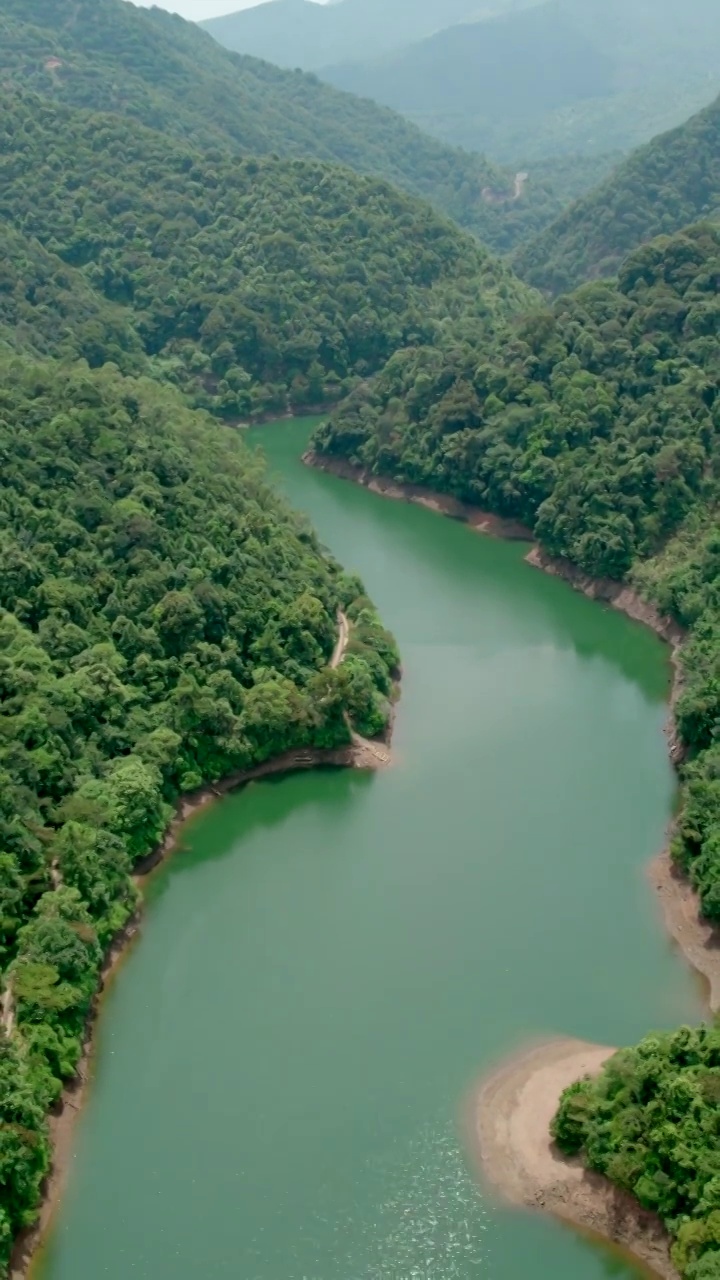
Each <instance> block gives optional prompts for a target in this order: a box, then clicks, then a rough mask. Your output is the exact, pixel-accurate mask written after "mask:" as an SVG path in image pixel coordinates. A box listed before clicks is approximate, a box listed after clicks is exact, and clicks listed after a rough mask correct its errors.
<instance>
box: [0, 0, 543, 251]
mask: <svg viewBox="0 0 720 1280" xmlns="http://www.w3.org/2000/svg"><path fill="white" fill-rule="evenodd" d="M312 7H313V8H317V6H312ZM0 72H1V73H2V79H3V82H4V84H5V85H6V86H7V85H8V84H14V85H17V86H18V88H22V89H34V90H35V91H36V92H38V93H40V94H42V95H43V96H45V97H47V98H49V99H50V100H51V101H53V102H61V103H65V104H67V105H71V106H80V107H86V108H88V109H92V110H96V111H112V112H115V113H119V114H123V115H126V116H128V117H129V118H131V119H134V120H138V121H140V122H141V123H143V124H146V125H148V126H149V127H151V128H154V129H158V130H161V131H162V132H164V133H168V134H172V135H173V136H175V137H179V138H181V139H184V140H185V141H188V142H192V144H193V145H194V146H197V147H202V148H204V149H207V148H215V149H217V148H221V149H223V150H227V149H228V148H231V149H232V150H233V151H236V152H239V153H240V154H242V155H249V154H253V155H271V154H276V155H280V156H295V157H298V158H299V157H312V158H315V159H320V160H325V161H328V162H335V163H340V164H344V165H348V166H349V167H351V168H353V169H355V170H357V171H358V172H360V173H372V174H375V175H377V176H380V177H384V178H386V179H387V180H388V181H391V182H394V183H395V184H396V185H398V186H400V187H403V188H404V189H405V190H408V191H411V192H412V193H413V194H416V195H422V196H424V197H425V198H426V199H428V200H430V201H431V202H432V203H433V204H434V205H435V207H436V208H438V209H441V210H442V211H443V212H446V213H448V214H449V215H450V216H451V217H453V218H454V219H455V220H456V221H458V222H459V223H460V224H461V225H463V226H465V227H467V228H468V229H469V230H471V231H473V232H474V233H475V234H476V235H478V236H479V237H480V238H481V239H482V240H484V241H485V242H486V243H487V244H489V245H490V246H491V247H493V248H495V249H496V250H498V251H502V252H504V251H507V250H508V249H510V248H511V247H512V246H513V245H514V244H517V243H518V242H519V240H520V239H521V238H523V237H524V236H526V235H527V234H529V233H533V232H535V231H538V230H540V229H541V227H542V226H544V225H546V224H547V222H549V221H551V220H552V218H553V217H555V216H556V215H557V214H558V213H559V212H560V210H561V208H562V207H563V204H562V202H561V201H560V200H559V199H558V198H556V197H555V196H554V195H553V194H552V193H551V192H550V191H549V190H548V189H547V188H546V186H545V185H544V184H543V182H542V177H541V175H538V177H537V178H535V175H534V174H533V180H532V182H531V183H529V184H528V185H527V187H526V189H525V190H524V191H523V194H522V196H521V197H520V198H519V199H515V198H514V195H515V191H514V173H508V172H505V171H503V170H500V169H498V168H497V167H495V166H493V165H490V164H489V163H487V161H485V159H484V158H483V157H481V156H477V155H468V154H464V153H462V152H460V151H456V150H454V149H452V148H450V147H448V146H446V145H444V144H443V143H441V142H439V141H437V140H436V139H433V138H429V137H426V136H425V135H423V134H422V133H421V132H420V131H419V130H418V129H417V128H415V127H414V126H413V125H411V124H409V123H408V122H407V121H406V120H403V119H402V118H401V117H400V116H398V115H395V114H393V113H392V112H391V111H388V110H387V109H385V108H382V107H379V106H377V105H375V104H374V103H371V102H363V101H361V100H360V99H358V98H354V97H352V96H351V95H349V94H345V93H341V92H339V91H338V90H335V89H333V88H331V87H330V86H328V85H324V84H321V83H320V82H319V81H318V80H316V79H315V78H314V77H313V76H307V75H302V74H300V73H295V72H288V71H281V70H280V69H279V68H277V67H271V66H269V65H268V64H267V63H262V62H258V61H256V60H255V59H253V58H241V57H239V56H237V55H235V54H232V53H229V52H228V51H227V50H225V49H222V48H221V47H220V46H219V45H218V44H216V43H215V41H214V40H212V39H211V38H210V37H209V36H208V35H206V34H205V33H203V32H201V31H199V30H198V28H197V27H196V26H194V25H193V24H192V23H188V22H184V21H183V20H182V19H181V18H177V17H173V16H171V15H170V14H168V13H165V12H164V11H162V10H161V9H150V10H147V9H140V8H135V7H134V6H133V5H131V4H127V3H124V2H123V0H2V2H1V3H0Z"/></svg>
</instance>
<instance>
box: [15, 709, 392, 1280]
mask: <svg viewBox="0 0 720 1280" xmlns="http://www.w3.org/2000/svg"><path fill="white" fill-rule="evenodd" d="M392 729H393V720H392V719H391V721H390V724H389V726H388V730H387V740H383V743H381V742H380V740H378V741H377V742H370V741H367V740H366V739H364V738H360V737H358V736H357V735H353V740H352V741H351V742H349V743H348V744H347V746H343V747H334V748H321V747H306V748H295V749H292V750H290V751H284V752H283V753H282V754H281V755H279V756H272V757H271V758H270V759H269V760H264V761H263V762H262V763H261V764H258V765H255V766H254V767H253V768H250V769H243V770H238V771H237V772H236V773H233V774H229V775H228V777H226V778H222V779H221V780H220V781H219V782H217V783H210V784H207V785H206V786H203V787H200V788H199V789H198V790H197V791H193V792H188V793H187V794H186V795H184V796H181V797H180V799H179V800H178V803H177V807H176V811H175V816H174V817H173V818H172V819H171V821H170V825H169V826H168V829H167V831H166V833H165V836H164V837H163V839H162V840H161V842H160V843H159V844H158V845H157V847H156V848H155V849H154V850H153V851H152V853H150V854H148V856H147V857H146V858H143V859H141V861H140V862H138V863H137V864H136V866H135V867H134V869H133V873H132V879H133V881H134V882H135V884H136V885H137V886H138V887H140V888H142V885H143V883H144V882H145V881H146V880H147V879H148V877H149V876H150V875H151V874H152V873H153V872H154V871H155V870H157V869H158V868H159V867H160V866H161V865H162V864H163V863H164V862H165V861H166V860H167V859H168V858H169V857H170V856H171V855H172V854H173V853H175V852H176V850H177V849H179V848H180V846H181V843H182V836H183V832H184V829H185V827H186V826H187V824H188V823H189V822H190V820H191V819H192V818H194V817H195V816H196V815H197V814H198V813H200V812H202V810H204V809H206V808H208V806H209V805H211V804H214V803H215V801H216V800H219V799H222V798H223V797H224V796H226V795H229V794H230V792H232V791H236V790H238V789H239V788H241V787H243V786H245V785H246V784H247V783H250V782H255V781H258V780H259V779H262V778H269V777H273V776H280V775H285V774H291V773H298V772H301V771H304V770H307V769H317V768H334V769H362V770H374V771H377V770H379V769H382V768H385V767H386V766H388V765H389V764H390V763H391V761H392V754H391V751H390V746H389V741H390V738H391V736H392ZM143 908H144V903H143V902H142V901H140V903H139V904H138V907H137V909H136V910H135V911H134V912H133V915H132V916H131V917H130V919H129V920H128V921H127V923H126V924H125V925H124V926H123V928H122V929H121V930H120V932H119V933H118V934H117V936H116V937H115V938H114V939H113V941H112V943H111V944H110V947H109V949H108V952H107V955H106V958H105V961H104V964H103V968H102V970H101V974H100V985H99V987H98V990H97V993H96V995H95V998H94V1000H93V1004H92V1008H91V1010H90V1013H89V1015H88V1020H87V1024H86V1029H85V1038H84V1040H83V1047H82V1052H81V1055H80V1060H79V1062H78V1065H77V1070H76V1072H75V1075H74V1076H73V1078H72V1079H71V1080H70V1081H68V1083H67V1084H66V1085H65V1087H64V1089H63V1091H62V1093H61V1095H60V1098H59V1100H58V1102H57V1103H56V1104H55V1106H54V1107H53V1109H52V1111H50V1112H49V1114H48V1117H47V1119H48V1127H49V1131H50V1145H51V1148H52V1162H51V1165H50V1169H49V1171H48V1174H47V1177H46V1178H45V1182H44V1184H43V1189H42V1194H41V1200H40V1204H39V1206H38V1216H37V1219H36V1221H35V1222H34V1223H33V1225H32V1226H31V1227H27V1228H26V1229H25V1230H24V1231H22V1232H21V1233H20V1235H19V1236H17V1238H16V1240H15V1243H14V1246H13V1251H12V1254H11V1256H10V1263H9V1270H8V1280H32V1276H33V1274H34V1267H35V1265H36V1264H37V1263H38V1262H39V1261H40V1258H41V1256H42V1248H43V1245H44V1244H45V1242H46V1239H47V1235H48V1232H49V1229H50V1227H51V1226H52V1222H53V1219H54V1216H55V1213H56V1212H57V1210H58V1207H59V1205H60V1203H61V1201H62V1198H63V1194H64V1192H65V1188H66V1185H67V1179H68V1175H69V1172H70V1166H71V1163H72V1158H73V1143H74V1137H75V1128H76V1125H77V1123H78V1120H79V1118H80V1115H81V1113H82V1110H83V1107H84V1105H85V1103H86V1101H87V1097H88V1094H89V1091H90V1086H91V1084H92V1068H93V1059H94V1056H95V1048H96V1034H95V1033H96V1028H97V1024H98V1020H99V1018H100V1016H101V1014H102V1008H103V1004H104V1001H105V998H106V996H107V994H108V991H109V989H110V987H111V985H112V982H113V979H114V978H115V977H116V975H117V973H118V971H119V970H120V968H121V967H122V964H123V962H124V961H125V959H126V958H127V956H128V954H129V952H130V950H131V949H132V946H133V944H134V942H135V941H136V939H137V937H138V935H139V931H140V926H141V922H142V917H143Z"/></svg>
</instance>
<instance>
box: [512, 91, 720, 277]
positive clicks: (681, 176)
mask: <svg viewBox="0 0 720 1280" xmlns="http://www.w3.org/2000/svg"><path fill="white" fill-rule="evenodd" d="M718 211H720V98H718V99H717V100H716V101H715V102H714V103H713V104H712V105H711V106H709V107H707V108H706V109H705V110H704V111H700V112H699V113H698V114H697V115H695V116H693V117H692V119H691V120H688V121H687V123H686V124H684V125H681V126H680V127H679V128H677V129H673V130H672V131H671V132H669V133H665V134H661V135H660V136H659V137H658V138H655V139H653V141H652V142H650V143H648V144H646V145H645V146H644V147H640V148H639V149H638V150H637V151H635V152H634V153H633V154H632V155H631V156H630V157H629V158H628V159H627V160H625V161H624V162H623V163H622V164H620V165H619V166H618V167H617V168H616V169H615V170H614V172H613V173H612V174H611V176H610V177H609V178H607V179H606V181H605V182H603V183H602V184H601V185H600V186H598V187H596V188H595V189H594V190H593V191H591V192H590V193H589V194H588V195H586V196H584V197H583V198H582V199H580V200H578V201H576V203H575V204H573V205H571V207H570V208H569V209H567V210H566V211H565V213H563V214H561V216H560V217H559V218H558V219H557V221H555V222H554V223H552V225H551V226H549V227H547V228H546V229H545V231H543V232H541V234H540V235H539V236H537V238H536V239H534V240H532V241H531V242H530V243H529V244H527V245H525V246H523V247H522V248H521V249H520V250H519V251H518V253H517V254H516V258H515V266H516V269H517V270H518V272H519V273H520V274H521V275H522V276H523V278H524V279H526V280H528V281H529V282H531V283H532V284H535V285H536V286H537V287H538V288H541V289H545V290H547V291H549V292H552V293H558V292H561V291H563V290H566V289H569V288H572V287H573V286H574V285H576V284H578V283H579V282H580V281H582V280H586V279H590V278H594V277H596V276H603V275H611V274H613V273H614V272H615V270H616V268H617V267H618V265H619V263H620V262H621V261H622V259H623V258H624V257H625V255H626V254H627V253H628V251H629V250H631V249H634V248H635V247H636V246H637V245H640V244H642V243H643V242H644V241H646V240H650V239H651V238H652V237H653V236H656V235H659V234H661V233H672V232H675V231H678V230H680V229H681V228H682V227H684V226H685V225H687V224H688V223H690V222H695V221H699V220H700V219H704V218H709V217H714V216H716V215H717V213H718Z"/></svg>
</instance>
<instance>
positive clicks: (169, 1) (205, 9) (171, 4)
mask: <svg viewBox="0 0 720 1280" xmlns="http://www.w3.org/2000/svg"><path fill="white" fill-rule="evenodd" d="M136 3H140V4H144V5H146V6H147V5H151V4H158V7H159V8H160V9H169V10H170V12H171V13H181V14H182V16H183V18H190V19H191V20H192V21H193V22H200V21H201V20H202V19H203V18H218V17H220V15H221V14H223V13H237V11H238V9H250V8H251V7H252V5H254V4H258V3H259V0H136Z"/></svg>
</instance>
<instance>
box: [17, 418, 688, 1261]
mask: <svg viewBox="0 0 720 1280" xmlns="http://www.w3.org/2000/svg"><path fill="white" fill-rule="evenodd" d="M308 430H309V424H308V423H303V422H293V423H287V422H283V423H280V424H275V425H273V426H272V427H270V426H268V427H264V428H262V429H258V430H256V431H254V432H252V433H251V438H252V439H253V440H254V441H256V442H257V441H260V442H262V444H263V445H264V446H265V448H266V451H267V453H268V455H269V458H270V464H271V468H272V470H273V472H274V473H275V475H276V476H278V477H279V479H280V482H281V483H282V485H283V486H284V488H285V489H286V491H287V492H288V494H289V496H290V497H291V499H292V500H293V502H294V503H295V504H296V505H297V506H299V507H301V508H303V509H304V510H306V511H307V512H308V513H309V515H310V516H311V518H312V520H313V522H314V523H315V525H316V527H317V528H318V530H319V532H320V535H321V537H322V538H323V540H324V541H325V542H326V544H327V545H328V547H330V548H331V549H332V551H333V552H334V554H335V555H337V556H338V558H339V559H340V560H342V561H343V563H345V564H346V565H347V567H348V568H352V569H356V570H358V571H359V572H360V573H361V574H362V576H363V577H364V579H365V582H366V584H367V587H368V590H369V591H370V593H371V594H372V596H373V597H374V599H375V600H376V601H377V603H378V605H379V607H380V609H381V611H382V613H383V616H384V618H385V619H386V621H387V624H388V626H390V627H391V628H392V629H393V630H394V632H395V634H396V635H397V638H398V641H399V643H400V647H401V650H402V654H403V663H404V677H403V692H402V701H401V703H400V707H399V713H398V719H397V725H396V733H395V740H394V747H395V754H396V763H395V764H394V766H393V767H392V768H391V769H389V770H387V771H386V772H382V773H380V774H377V775H365V774H353V773H349V772H332V771H318V772H314V773H310V774H302V775H296V776H294V777H290V778H286V779H284V780H282V781H268V782H264V783H260V784H253V785H252V786H250V787H248V788H246V789H245V790H244V791H242V792H240V793H238V794H236V795H234V796H231V797H229V798H228V799H226V800H224V801H223V802H222V803H219V804H218V805H217V806H215V807H214V808H212V809H211V810H209V811H207V812H206V813H204V814H203V815H202V816H201V817H199V818H197V819H196V820H195V821H194V822H193V823H192V824H191V825H190V826H189V827H188V829H187V836H186V840H185V847H184V849H183V851H182V852H180V853H179V854H178V855H176V856H175V857H174V858H173V859H172V860H171V861H170V862H168V863H167V864H166V865H165V866H164V867H163V868H162V869H161V871H160V872H159V873H158V875H157V876H156V877H155V878H154V879H153V880H152V882H151V885H150V890H149V902H148V910H147V913H146V916H145V920H144V924H143V928H142V933H141V937H140V939H139V941H138V943H137V944H136V946H135V948H134V949H133V951H132V952H131V954H130V955H129V957H128V959H127V961H126V963H125V965H124V967H123V969H122V970H121V972H120V975H119V977H118V980H117V981H116V982H115V984H114V986H113V988H112V991H111V993H110V995H109V997H108V999H107V1002H106V1009H105V1013H104V1016H103V1019H102V1022H101V1027H100V1033H99V1037H98V1054H97V1063H96V1082H95V1087H94V1090H93V1092H92V1096H91V1099H90V1102H89V1105H88V1106H87V1109H86V1110H85V1112H84V1114H83V1116H82V1119H81V1121H80V1124H79V1128H78V1137H77V1147H76V1157H75V1160H74V1163H73V1169H72V1176H71V1179H70V1185H69V1189H68V1193H67V1195H66V1198H65V1201H64V1203H63V1206H62V1209H61V1212H60V1214H59V1217H58V1221H57V1224H56V1230H55V1232H54V1234H53V1237H52V1240H51V1242H50V1245H49V1248H48V1250H47V1252H46V1256H45V1258H44V1260H43V1262H42V1264H41V1266H40V1267H39V1269H38V1270H39V1274H41V1275H42V1277H43V1280H99V1278H100V1277H103V1278H107V1280H129V1278H130V1277H132V1278H133V1280H135V1278H137V1280H140V1278H143V1280H145V1278H146V1277H147V1280H197V1277H202V1280H221V1278H223V1280H224V1278H225V1277H233V1278H234V1280H456V1278H457V1280H470V1278H471V1277H483V1280H532V1278H534V1277H537V1278H538V1280H541V1278H542V1280H549V1278H550V1277H552V1280H598V1278H599V1277H601V1276H605V1275H607V1274H611V1273H612V1274H619V1275H622V1276H629V1275H632V1274H633V1273H632V1271H631V1270H630V1269H629V1267H628V1265H627V1264H626V1263H623V1262H622V1261H619V1260H618V1259H617V1258H614V1257H613V1256H612V1255H610V1254H609V1253H608V1252H607V1251H605V1250H603V1249H602V1248H600V1247H598V1246H595V1245H592V1244H589V1243H587V1242H586V1241H584V1240H581V1239H580V1238H578V1237H577V1236H575V1235H574V1234H573V1233H572V1232H571V1231H569V1230H567V1229H565V1228H563V1227H561V1226H559V1225H558V1224H556V1223H555V1222H553V1221H550V1220H545V1219H544V1218H542V1217H539V1216H538V1217H535V1216H531V1215H525V1214H522V1213H516V1212H513V1211H508V1210H504V1209H502V1210H501V1209H498V1208H497V1207H496V1206H495V1205H494V1204H493V1203H492V1201H491V1200H490V1199H489V1198H488V1197H486V1196H485V1195H484V1194H483V1193H482V1192H480V1191H479V1190H478V1189H477V1187H476V1185H475V1182H474V1179H473V1177H472V1175H471V1172H470V1170H469V1167H468V1163H467V1160H466V1157H465V1152H464V1146H463V1137H462V1125H461V1115H462V1111H463V1104H464V1102H465V1100H466V1098H467V1095H468V1090H469V1089H470V1088H471V1086H472V1085H473V1083H474V1081H476V1079H477V1078H478V1076H479V1075H480V1074H481V1073H482V1071H483V1070H484V1069H485V1068H486V1067H487V1066H488V1065H491V1064H493V1063H494V1062H495V1061H496V1060H497V1058H498V1057H499V1056H501V1055H503V1054H505V1053H508V1052H511V1051H512V1050H514V1049H515V1048H517V1047H518V1046H520V1045H522V1044H523V1043H524V1042H525V1041H526V1040H527V1038H528V1037H531V1036H535V1035H537V1034H545V1033H554V1032H560V1033H563V1034H569V1035H575V1036H580V1037H584V1038H588V1039H591V1040H596V1041H601V1042H606V1043H610V1044H620V1043H622V1042H624V1041H630V1040H632V1039H635V1038H637V1037H638V1036H640V1035H641V1034H643V1033H644V1032H645V1031H647V1030H648V1029H649V1028H651V1027H663V1026H671V1025H674V1024H676V1023H677V1022H679V1021H682V1020H684V1019H695V1018H696V1017H697V1016H698V1014H699V1009H698V1007H697V996H696V992H695V987H694V983H693V980H692V978H691V976H690V974H689V973H688V972H687V971H686V970H685V968H684V966H683V965H682V963H681V962H680V960H679V959H678V958H677V957H676V956H675V954H674V953H673V952H672V950H671V948H670V946H669V944H668V942H667V940H666V938H665V936H664V933H663V930H662V927H661V925H660V923H659V921H658V919H657V918H656V913H655V907H654V904H653V901H652V899H651V896H650V894H649V892H648V889H647V886H646V883H645V879H644V864H645V863H646V861H647V859H648V857H649V856H650V855H651V854H652V853H653V852H655V851H656V850H657V849H658V848H659V847H660V846H661V844H662V840H663V834H664V829H665V825H666V823H667V820H668V816H669V812H670V808H671V805H672V800H673V778H672V774H671V770H670V768H669V765H668V761H667V757H666V752H665V747H664V742H663V737H662V732H661V730H662V725H663V721H664V718H665V714H666V708H665V705H664V699H665V696H666V694H667V687H668V665H667V654H666V652H665V650H664V649H663V647H662V645H661V644H660V643H659V642H658V641H657V640H656V639H655V637H654V636H652V635H651V634H650V633H649V632H647V631H645V630H644V629H642V628H640V627H637V626H635V625H633V624H632V623H630V622H628V621H627V620H626V619H624V618H622V617H620V616H619V615H617V614H614V613H612V612H610V611H607V610H605V609H603V608H602V607H600V606H599V605H596V604H593V603H590V602H589V601H587V600H585V599H584V598H583V597H581V596H579V595H576V594H574V593H573V592H572V591H571V590H570V589H569V588H567V587H566V586H565V585H564V584H562V583H560V582H558V581H556V580H554V579H551V578H547V577H545V576H544V575H542V574H540V573H538V572H537V571H535V570H532V569H530V568H528V567H527V566H526V565H525V564H524V563H523V548H521V547H520V546H518V545H515V544H507V543H501V542H495V541H492V540H489V539H485V538H482V537H480V536H478V535H476V534H473V533H472V532H470V531H469V530H468V529H467V528H465V527H463V526H462V525H459V524H457V523H454V522H453V521H450V520H443V519H442V518H440V517H438V516H435V515H433V514H432V513H430V512H428V511H425V510H422V509H419V508H417V507H411V506H408V505H405V504H402V503H393V502H390V501H387V500H383V499H382V498H379V497H377V496H375V495H373V494H370V493H368V492H366V491H365V490H362V489H359V488H355V487H353V486H352V485H349V484H347V483H345V482H343V481H340V480H337V479H335V478H333V477H330V476H326V475H321V474H319V473H317V472H313V471H310V470H308V469H306V468H304V467H303V466H302V465H301V464H300V463H299V461H298V458H299V455H300V454H301V453H302V450H303V447H304V443H305V440H306V438H307V435H308Z"/></svg>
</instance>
